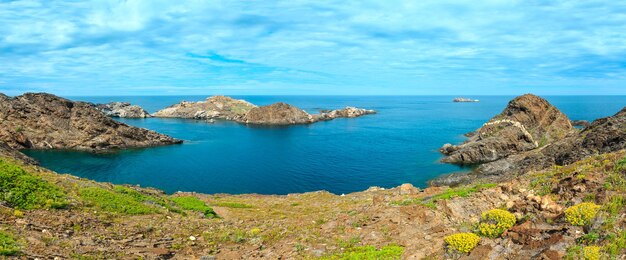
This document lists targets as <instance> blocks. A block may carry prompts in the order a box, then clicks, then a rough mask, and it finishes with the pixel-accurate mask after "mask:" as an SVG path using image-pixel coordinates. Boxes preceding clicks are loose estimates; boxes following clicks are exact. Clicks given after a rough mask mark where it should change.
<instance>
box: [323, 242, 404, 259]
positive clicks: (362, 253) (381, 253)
mask: <svg viewBox="0 0 626 260" xmlns="http://www.w3.org/2000/svg"><path fill="white" fill-rule="evenodd" d="M403 253H404V247H401V246H396V245H389V246H383V247H382V248H381V249H379V250H378V249H376V247H374V246H357V247H352V248H349V249H348V250H346V252H343V253H340V254H336V255H330V256H325V257H322V258H321V259H328V260H330V259H332V260H337V259H341V260H361V259H366V260H379V259H380V260H394V259H401V258H402V254H403Z"/></svg>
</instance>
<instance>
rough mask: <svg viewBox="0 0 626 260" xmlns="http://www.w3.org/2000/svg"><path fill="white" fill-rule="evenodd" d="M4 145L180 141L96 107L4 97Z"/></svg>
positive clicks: (92, 146) (77, 146) (85, 146)
mask: <svg viewBox="0 0 626 260" xmlns="http://www.w3.org/2000/svg"><path fill="white" fill-rule="evenodd" d="M0 119H2V120H1V121H0V141H3V142H5V143H6V144H7V145H9V146H10V147H12V148H16V149H74V150H85V151H101V150H107V149H119V148H131V147H149V146H158V145H168V144H176V143H180V142H181V141H180V140H177V139H174V138H171V137H169V136H166V135H163V134H159V133H156V132H154V131H150V130H147V129H142V128H137V127H132V126H129V125H126V124H123V123H120V122H117V121H115V120H113V119H111V118H109V117H107V116H106V115H105V114H103V113H102V112H100V111H98V110H97V109H96V108H94V107H93V105H91V104H88V103H84V102H73V101H70V100H67V99H64V98H60V97H57V96H54V95H51V94H45V93H27V94H24V95H21V96H17V97H14V98H11V97H8V96H6V95H1V94H0Z"/></svg>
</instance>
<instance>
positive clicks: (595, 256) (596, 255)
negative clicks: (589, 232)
mask: <svg viewBox="0 0 626 260" xmlns="http://www.w3.org/2000/svg"><path fill="white" fill-rule="evenodd" d="M583 258H585V260H600V247H599V246H586V247H584V248H583Z"/></svg>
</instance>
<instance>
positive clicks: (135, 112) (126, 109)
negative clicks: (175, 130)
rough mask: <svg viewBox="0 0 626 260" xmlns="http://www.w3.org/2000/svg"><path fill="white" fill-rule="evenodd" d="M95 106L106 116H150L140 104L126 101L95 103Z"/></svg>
mask: <svg viewBox="0 0 626 260" xmlns="http://www.w3.org/2000/svg"><path fill="white" fill-rule="evenodd" d="M96 108H97V109H98V110H100V111H102V112H103V113H104V114H105V115H107V116H112V117H125V118H146V117H151V115H150V113H148V111H146V110H144V109H143V108H141V107H140V106H137V105H131V104H130V103H128V102H111V103H107V104H97V105H96Z"/></svg>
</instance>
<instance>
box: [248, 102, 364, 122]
mask: <svg viewBox="0 0 626 260" xmlns="http://www.w3.org/2000/svg"><path fill="white" fill-rule="evenodd" d="M375 113H376V111H374V110H368V109H362V108H356V107H346V108H343V109H337V110H322V111H321V113H319V114H314V115H311V114H309V113H307V112H306V111H304V110H302V109H299V108H297V107H295V106H292V105H289V104H286V103H282V102H279V103H274V104H272V105H269V106H262V107H257V108H254V109H252V110H250V112H248V113H247V114H246V115H245V116H244V117H243V118H242V119H241V120H239V122H241V123H245V124H256V125H299V124H311V123H315V122H319V121H328V120H333V119H336V118H342V117H344V118H353V117H359V116H363V115H369V114H375Z"/></svg>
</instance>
